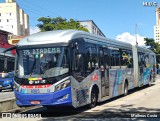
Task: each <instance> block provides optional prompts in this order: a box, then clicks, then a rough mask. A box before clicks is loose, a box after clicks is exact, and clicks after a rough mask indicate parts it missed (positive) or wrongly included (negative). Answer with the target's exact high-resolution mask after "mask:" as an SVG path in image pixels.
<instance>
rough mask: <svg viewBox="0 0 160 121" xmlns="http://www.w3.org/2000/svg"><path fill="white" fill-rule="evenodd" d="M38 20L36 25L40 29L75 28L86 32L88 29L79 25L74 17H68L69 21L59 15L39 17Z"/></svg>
mask: <svg viewBox="0 0 160 121" xmlns="http://www.w3.org/2000/svg"><path fill="white" fill-rule="evenodd" d="M38 21H39V22H41V23H39V24H37V27H38V28H39V29H40V30H41V31H51V30H66V29H77V30H82V31H86V32H88V29H86V28H84V27H83V26H82V25H80V23H79V22H77V21H75V20H74V19H70V20H69V21H67V19H65V18H61V17H56V18H45V17H41V18H39V19H38Z"/></svg>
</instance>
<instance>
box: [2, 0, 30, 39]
mask: <svg viewBox="0 0 160 121" xmlns="http://www.w3.org/2000/svg"><path fill="white" fill-rule="evenodd" d="M0 29H1V30H5V31H8V32H10V33H13V34H14V35H18V36H26V35H29V17H28V15H27V14H25V13H24V11H23V10H22V9H20V8H19V5H18V4H17V3H16V2H15V0H5V3H0Z"/></svg>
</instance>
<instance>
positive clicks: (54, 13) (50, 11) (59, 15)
mask: <svg viewBox="0 0 160 121" xmlns="http://www.w3.org/2000/svg"><path fill="white" fill-rule="evenodd" d="M24 1H25V2H27V3H29V4H30V5H32V6H34V7H35V6H37V7H38V8H42V9H43V10H46V11H48V12H49V13H52V14H54V15H57V16H60V15H59V14H57V13H55V12H53V11H51V10H48V9H46V8H43V7H42V6H39V5H37V4H34V3H31V2H29V1H26V0H24ZM48 12H47V13H48Z"/></svg>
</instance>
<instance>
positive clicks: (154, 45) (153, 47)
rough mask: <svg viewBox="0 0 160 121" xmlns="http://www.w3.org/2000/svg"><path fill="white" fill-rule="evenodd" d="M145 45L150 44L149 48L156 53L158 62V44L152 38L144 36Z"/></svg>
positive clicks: (159, 52)
mask: <svg viewBox="0 0 160 121" xmlns="http://www.w3.org/2000/svg"><path fill="white" fill-rule="evenodd" d="M144 41H145V45H146V46H150V47H149V49H150V50H152V51H153V52H154V53H155V54H156V59H157V63H160V55H159V54H160V44H159V43H157V42H155V41H154V39H152V38H144Z"/></svg>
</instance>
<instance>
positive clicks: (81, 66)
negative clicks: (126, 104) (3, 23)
mask: <svg viewBox="0 0 160 121" xmlns="http://www.w3.org/2000/svg"><path fill="white" fill-rule="evenodd" d="M14 48H15V49H16V61H15V90H14V93H15V96H16V104H17V105H18V106H20V107H23V106H34V105H41V106H45V107H48V108H49V107H53V106H73V107H75V108H77V107H81V106H84V105H89V106H90V107H91V108H92V107H95V106H96V104H97V102H101V101H105V100H107V99H110V98H112V97H115V96H118V95H127V93H128V90H131V89H133V88H136V87H141V86H143V85H151V83H152V82H154V80H155V76H156V65H155V64H156V56H155V54H154V53H153V52H152V51H151V50H148V49H146V48H142V47H139V46H132V45H131V44H129V43H125V42H121V41H116V40H112V39H107V38H103V37H100V36H96V35H93V34H89V33H87V32H82V31H77V30H56V31H48V32H40V33H36V34H33V35H30V36H28V37H25V38H23V39H22V40H20V41H19V42H18V44H17V46H15V47H14ZM9 50H10V49H9Z"/></svg>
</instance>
